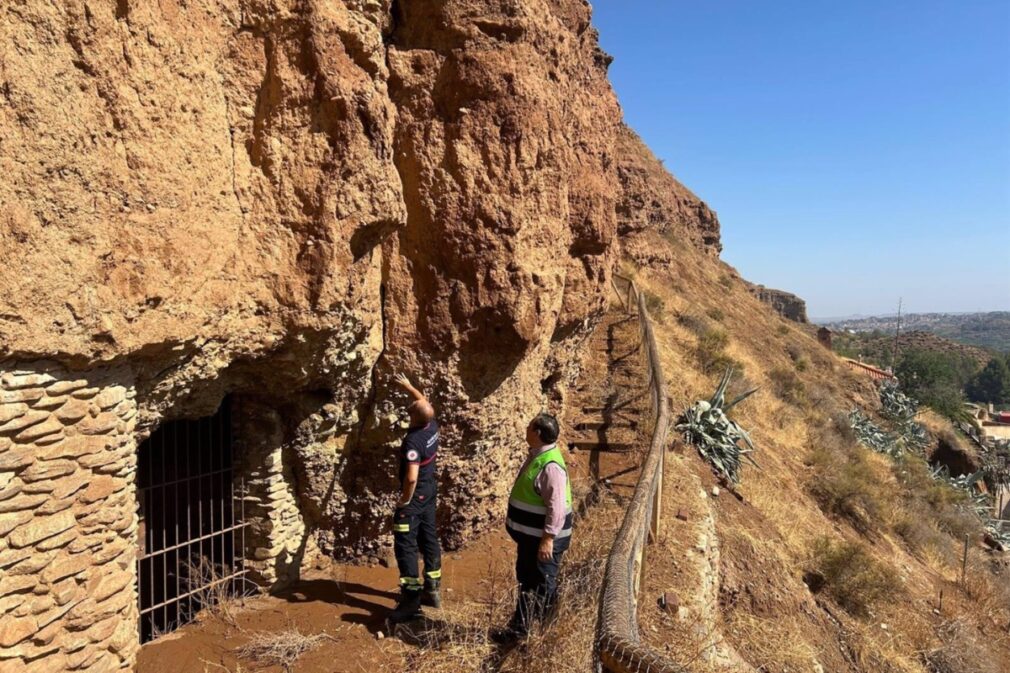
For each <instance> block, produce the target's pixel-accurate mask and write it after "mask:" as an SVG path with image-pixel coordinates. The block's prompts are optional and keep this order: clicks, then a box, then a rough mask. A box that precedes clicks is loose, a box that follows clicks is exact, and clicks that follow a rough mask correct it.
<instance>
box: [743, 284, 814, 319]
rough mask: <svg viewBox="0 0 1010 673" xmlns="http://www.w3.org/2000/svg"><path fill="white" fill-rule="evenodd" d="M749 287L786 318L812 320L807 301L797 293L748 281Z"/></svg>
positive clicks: (759, 298)
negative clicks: (808, 312)
mask: <svg viewBox="0 0 1010 673" xmlns="http://www.w3.org/2000/svg"><path fill="white" fill-rule="evenodd" d="M747 289H748V290H749V291H750V293H751V294H752V295H754V296H755V297H757V298H758V300H759V301H762V302H764V303H765V304H768V305H769V306H771V307H772V308H773V309H774V310H775V312H776V313H778V314H779V315H780V316H782V317H783V318H785V319H786V320H792V321H793V322H798V323H803V324H806V323H808V322H810V321H809V320H808V319H807V303H806V302H805V301H803V300H802V299H801V298H799V297H797V296H796V295H795V294H792V293H791V292H785V291H783V290H773V289H772V288H770V287H765V286H764V285H755V284H753V283H747Z"/></svg>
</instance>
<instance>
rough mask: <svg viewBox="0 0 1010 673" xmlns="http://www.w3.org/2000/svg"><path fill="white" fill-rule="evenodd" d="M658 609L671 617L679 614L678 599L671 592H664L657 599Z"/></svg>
mask: <svg viewBox="0 0 1010 673" xmlns="http://www.w3.org/2000/svg"><path fill="white" fill-rule="evenodd" d="M659 607H660V608H661V609H663V610H664V611H666V612H667V613H669V614H671V615H676V614H677V613H678V612H680V597H679V596H678V595H677V594H676V593H674V592H673V591H664V592H663V595H662V596H660V597H659Z"/></svg>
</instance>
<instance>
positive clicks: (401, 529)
mask: <svg viewBox="0 0 1010 673" xmlns="http://www.w3.org/2000/svg"><path fill="white" fill-rule="evenodd" d="M393 532H394V533H409V532H410V524H409V523H394V524H393Z"/></svg>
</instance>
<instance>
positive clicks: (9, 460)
mask: <svg viewBox="0 0 1010 673" xmlns="http://www.w3.org/2000/svg"><path fill="white" fill-rule="evenodd" d="M33 462H35V458H34V457H33V456H32V455H31V452H30V451H29V450H28V449H26V448H21V449H18V450H16V451H4V452H3V453H0V472H17V471H18V470H20V469H21V468H23V467H28V466H29V465H31V464H32V463H33Z"/></svg>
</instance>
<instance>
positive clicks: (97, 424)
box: [74, 414, 119, 435]
mask: <svg viewBox="0 0 1010 673" xmlns="http://www.w3.org/2000/svg"><path fill="white" fill-rule="evenodd" d="M117 423H119V419H118V418H116V417H115V416H113V415H112V414H103V415H101V416H99V417H98V418H85V419H84V420H82V421H80V422H79V423H77V425H75V426H74V427H75V428H76V429H77V430H78V431H79V432H80V433H81V434H82V435H104V434H106V433H107V432H109V431H111V430H114V429H115V428H116V424H117Z"/></svg>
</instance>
